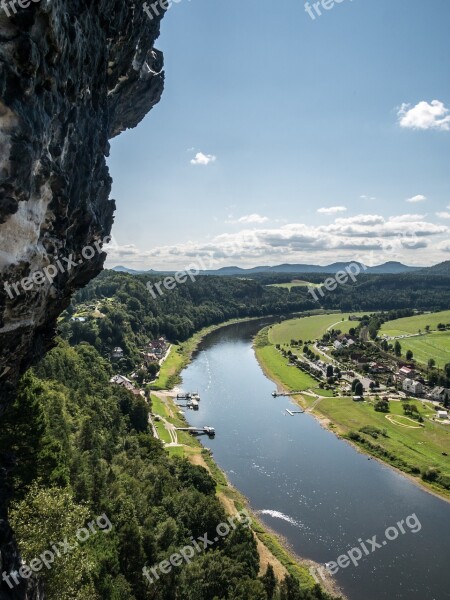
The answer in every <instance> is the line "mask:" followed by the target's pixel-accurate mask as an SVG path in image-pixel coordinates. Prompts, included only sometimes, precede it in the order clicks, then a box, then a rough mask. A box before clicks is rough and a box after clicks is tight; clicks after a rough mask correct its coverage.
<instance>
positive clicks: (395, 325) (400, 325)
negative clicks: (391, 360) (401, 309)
mask: <svg viewBox="0 0 450 600" xmlns="http://www.w3.org/2000/svg"><path fill="white" fill-rule="evenodd" d="M439 323H450V310H445V311H442V312H437V313H431V314H426V315H416V316H414V317H406V318H404V319H396V320H395V321H388V322H387V323H385V324H384V325H383V326H382V327H381V333H386V334H387V335H403V334H406V333H417V332H418V331H419V329H421V330H422V331H425V327H426V326H427V325H429V326H430V327H431V329H436V328H437V326H438V324H439ZM391 331H392V332H394V333H391Z"/></svg>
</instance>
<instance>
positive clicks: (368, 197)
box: [360, 194, 376, 200]
mask: <svg viewBox="0 0 450 600" xmlns="http://www.w3.org/2000/svg"><path fill="white" fill-rule="evenodd" d="M360 199H361V200H376V198H375V197H374V196H366V195H365V194H363V195H362V196H360Z"/></svg>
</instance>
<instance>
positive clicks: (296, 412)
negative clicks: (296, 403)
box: [286, 408, 305, 417]
mask: <svg viewBox="0 0 450 600" xmlns="http://www.w3.org/2000/svg"><path fill="white" fill-rule="evenodd" d="M286 412H287V413H289V414H290V415H291V417H294V416H295V415H302V414H303V413H304V412H305V411H304V410H289V409H288V408H287V409H286Z"/></svg>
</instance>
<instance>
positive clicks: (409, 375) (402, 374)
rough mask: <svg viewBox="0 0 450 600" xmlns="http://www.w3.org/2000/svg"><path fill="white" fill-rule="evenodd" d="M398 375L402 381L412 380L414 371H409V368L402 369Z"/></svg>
mask: <svg viewBox="0 0 450 600" xmlns="http://www.w3.org/2000/svg"><path fill="white" fill-rule="evenodd" d="M398 374H399V375H400V377H401V378H402V379H405V378H406V379H413V378H414V376H415V374H416V372H415V371H414V369H410V368H409V367H402V368H401V369H400V370H399V372H398Z"/></svg>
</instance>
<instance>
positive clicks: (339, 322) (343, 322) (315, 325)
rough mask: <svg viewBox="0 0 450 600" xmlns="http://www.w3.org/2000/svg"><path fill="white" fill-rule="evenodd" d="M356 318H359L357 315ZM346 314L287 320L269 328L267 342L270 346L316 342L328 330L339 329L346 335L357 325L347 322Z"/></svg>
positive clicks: (355, 322)
mask: <svg viewBox="0 0 450 600" xmlns="http://www.w3.org/2000/svg"><path fill="white" fill-rule="evenodd" d="M358 316H361V315H360V314H359V313H358ZM348 317H349V314H348V313H339V312H336V313H330V314H326V315H313V316H311V317H306V316H305V317H300V318H295V319H288V320H287V321H283V322H282V323H278V324H277V325H274V326H273V327H271V328H270V331H269V341H270V342H271V343H272V344H289V343H290V341H291V340H292V339H294V340H303V341H307V340H311V341H314V340H318V339H320V338H321V337H322V336H323V334H324V333H326V331H327V330H328V329H340V330H341V331H342V333H348V332H349V331H350V329H351V328H352V327H356V326H357V325H358V322H357V321H349V320H348Z"/></svg>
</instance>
